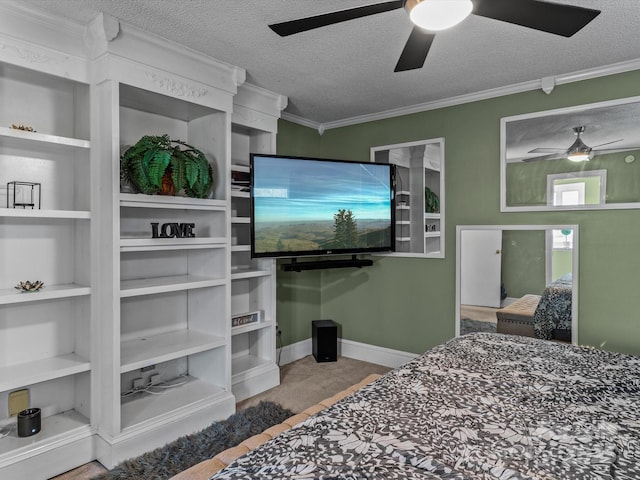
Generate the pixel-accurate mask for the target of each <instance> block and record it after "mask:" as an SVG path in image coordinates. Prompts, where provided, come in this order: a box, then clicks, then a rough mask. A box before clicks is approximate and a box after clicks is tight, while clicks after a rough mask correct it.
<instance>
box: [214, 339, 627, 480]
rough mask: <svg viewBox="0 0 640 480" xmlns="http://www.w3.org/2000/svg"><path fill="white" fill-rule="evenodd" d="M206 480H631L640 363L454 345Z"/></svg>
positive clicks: (500, 343) (537, 346) (550, 345)
mask: <svg viewBox="0 0 640 480" xmlns="http://www.w3.org/2000/svg"><path fill="white" fill-rule="evenodd" d="M213 478H215V479H216V480H220V479H247V480H249V479H251V480H254V479H274V480H275V479H288V478H295V479H385V480H387V479H389V480H391V479H434V480H435V479H502V480H507V479H509V480H515V479H548V480H550V479H555V480H572V479H584V480H588V479H594V480H595V479H620V480H623V479H624V480H626V479H628V480H631V479H633V480H637V479H640V357H633V356H626V355H621V354H615V353H608V352H605V351H600V350H595V349H590V348H582V347H576V346H572V345H566V344H559V343H555V342H549V341H543V340H539V339H535V338H527V337H517V336H510V335H501V334H492V333H474V334H469V335H463V336H461V337H458V338H456V339H453V340H451V341H449V342H447V343H445V344H443V345H440V346H437V347H435V348H433V349H432V350H430V351H428V352H427V353H425V354H424V355H422V356H420V357H418V358H416V359H415V360H413V361H411V362H409V363H407V364H405V365H404V366H402V367H399V368H397V369H395V370H393V371H391V372H389V373H388V374H386V375H384V376H383V377H382V378H381V379H379V380H377V381H376V382H374V383H373V384H371V385H368V386H366V387H364V388H362V389H361V390H359V391H357V392H356V393H354V394H353V395H350V396H349V397H347V398H345V399H343V400H342V401H340V402H338V403H336V404H335V405H333V406H331V407H329V408H327V409H325V410H323V411H322V412H320V413H319V414H317V415H315V416H312V417H310V418H309V419H307V420H306V421H305V422H303V423H301V424H299V425H298V426H296V427H294V428H292V429H291V430H288V431H287V432H285V433H283V434H281V435H279V436H277V437H275V438H274V439H272V440H271V441H269V442H268V443H266V444H264V445H262V446H261V447H259V448H258V449H256V450H254V451H252V452H249V453H248V454H247V455H245V456H243V457H240V458H239V459H238V460H236V461H235V462H233V463H232V464H231V465H229V466H228V467H227V468H226V469H224V470H222V471H220V472H218V473H217V474H216V475H215V476H214V477H213Z"/></svg>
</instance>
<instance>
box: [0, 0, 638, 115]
mask: <svg viewBox="0 0 640 480" xmlns="http://www.w3.org/2000/svg"><path fill="white" fill-rule="evenodd" d="M0 1H7V0H0ZM556 1H557V3H563V4H568V5H578V6H583V7H588V8H594V9H598V10H602V13H601V14H600V15H599V16H598V17H596V18H595V20H594V21H593V22H591V23H590V24H589V25H587V26H586V27H585V28H584V29H583V30H581V31H580V32H578V33H577V34H576V35H574V36H573V37H571V38H564V37H560V36H556V35H552V34H548V33H543V32H539V31H536V30H531V29H528V28H525V27H520V26H516V25H512V24H508V23H504V22H499V21H496V20H491V19H487V18H483V17H478V16H474V15H471V16H470V17H468V18H467V19H466V20H464V21H463V22H462V23H461V24H459V25H457V26H455V27H454V28H452V29H450V30H448V31H445V32H442V33H438V34H437V37H436V39H435V41H434V44H433V46H432V47H431V50H430V52H429V56H428V57H427V61H426V63H425V66H424V67H423V68H422V69H420V70H412V71H407V72H400V73H394V72H393V69H394V67H395V64H396V62H397V60H398V57H399V55H400V52H401V51H402V48H403V47H404V44H405V42H406V39H407V37H408V35H409V33H410V31H411V24H410V21H409V19H408V16H407V14H406V13H405V11H404V9H398V10H395V11H391V12H386V13H381V14H378V15H374V16H370V17H366V18H360V19H357V20H352V21H349V22H344V23H341V24H337V25H332V26H328V27H324V28H320V29H316V30H311V31H308V32H304V33H300V34H297V35H292V36H289V37H284V38H282V37H279V36H278V35H276V34H275V33H274V32H272V31H271V30H270V29H269V28H268V26H267V25H268V24H270V23H277V22H282V21H286V20H293V19H297V18H301V17H307V16H311V15H317V14H321V13H327V12H331V11H336V10H343V9H346V8H351V7H356V6H361V5H369V4H372V3H379V0H245V1H237V0H21V1H20V2H19V3H20V4H21V5H27V6H29V5H31V6H35V7H37V8H41V9H44V10H46V11H49V12H54V13H56V14H58V15H61V16H64V17H67V18H70V19H72V20H76V21H79V22H81V23H88V22H89V21H90V20H91V19H92V18H93V17H94V16H95V15H96V13H97V12H104V13H107V14H109V15H112V16H114V17H116V18H118V19H120V20H121V21H124V22H126V23H129V24H132V25H134V26H136V27H139V28H141V29H143V30H146V31H149V32H153V33H155V34H157V35H160V36H162V37H165V38H167V39H170V40H172V41H175V42H177V43H180V44H182V45H185V46H188V47H191V48H192V49H194V50H197V51H200V52H204V53H206V54H208V55H210V56H212V57H214V58H216V59H218V60H222V61H224V62H228V63H231V64H233V65H237V66H240V67H242V68H245V69H246V71H247V81H248V82H250V83H253V84H255V85H258V86H261V87H264V88H266V89H268V90H272V91H274V92H276V93H279V94H282V95H286V96H287V97H288V98H289V103H288V107H287V109H286V111H285V112H286V114H288V115H289V116H290V117H291V118H299V119H300V120H303V121H308V122H309V123H310V124H314V125H322V124H331V123H332V122H333V123H336V122H341V121H347V120H348V119H353V118H354V117H359V116H368V115H373V114H376V113H379V112H388V111H393V110H397V109H399V110H402V109H405V108H407V107H410V106H412V105H417V104H429V103H433V102H438V101H441V100H443V99H450V98H452V97H458V96H464V95H469V94H472V93H476V92H483V91H487V90H491V89H497V88H501V87H505V86H510V85H515V84H522V83H526V82H532V81H540V79H542V78H545V77H555V76H559V75H560V76H561V75H565V74H569V73H571V72H578V71H583V70H589V69H594V68H597V67H602V66H605V65H607V66H608V65H612V64H616V63H619V62H630V61H631V62H632V63H633V62H635V61H636V60H639V59H640V2H639V0H556Z"/></svg>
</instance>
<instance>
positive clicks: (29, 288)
mask: <svg viewBox="0 0 640 480" xmlns="http://www.w3.org/2000/svg"><path fill="white" fill-rule="evenodd" d="M14 288H16V289H17V290H20V291H21V292H37V291H38V290H41V289H43V288H44V282H41V281H40V280H36V281H35V282H30V281H29V280H27V281H26V282H20V283H18V284H17V285H16V286H15V287H14Z"/></svg>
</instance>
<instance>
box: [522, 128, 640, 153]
mask: <svg viewBox="0 0 640 480" xmlns="http://www.w3.org/2000/svg"><path fill="white" fill-rule="evenodd" d="M572 130H573V133H574V134H575V135H576V137H577V138H576V140H575V141H574V142H573V143H572V144H571V146H570V147H569V148H534V149H533V150H530V151H529V152H528V153H547V154H548V155H539V156H537V157H531V158H524V159H523V160H522V161H523V162H537V161H540V160H558V159H561V158H566V159H568V160H571V161H572V162H586V161H588V160H591V159H592V158H593V157H594V155H596V154H599V153H600V152H612V151H623V150H637V149H640V147H623V148H599V147H602V146H604V145H611V144H612V143H617V142H621V141H622V139H618V140H613V141H611V142H606V143H601V144H599V145H594V146H593V147H590V146H588V145H587V144H586V143H584V142H583V141H582V138H580V135H582V134H583V133H584V131H585V130H586V127H585V126H584V125H579V126H577V127H573V128H572Z"/></svg>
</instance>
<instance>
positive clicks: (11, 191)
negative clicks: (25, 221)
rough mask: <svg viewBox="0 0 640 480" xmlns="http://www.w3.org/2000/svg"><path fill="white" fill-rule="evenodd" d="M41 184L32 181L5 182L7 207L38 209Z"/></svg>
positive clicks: (40, 198)
mask: <svg viewBox="0 0 640 480" xmlns="http://www.w3.org/2000/svg"><path fill="white" fill-rule="evenodd" d="M41 201H42V186H41V185H40V184H39V183H34V182H19V181H13V182H8V183H7V208H22V209H31V210H33V209H40V204H41Z"/></svg>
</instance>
